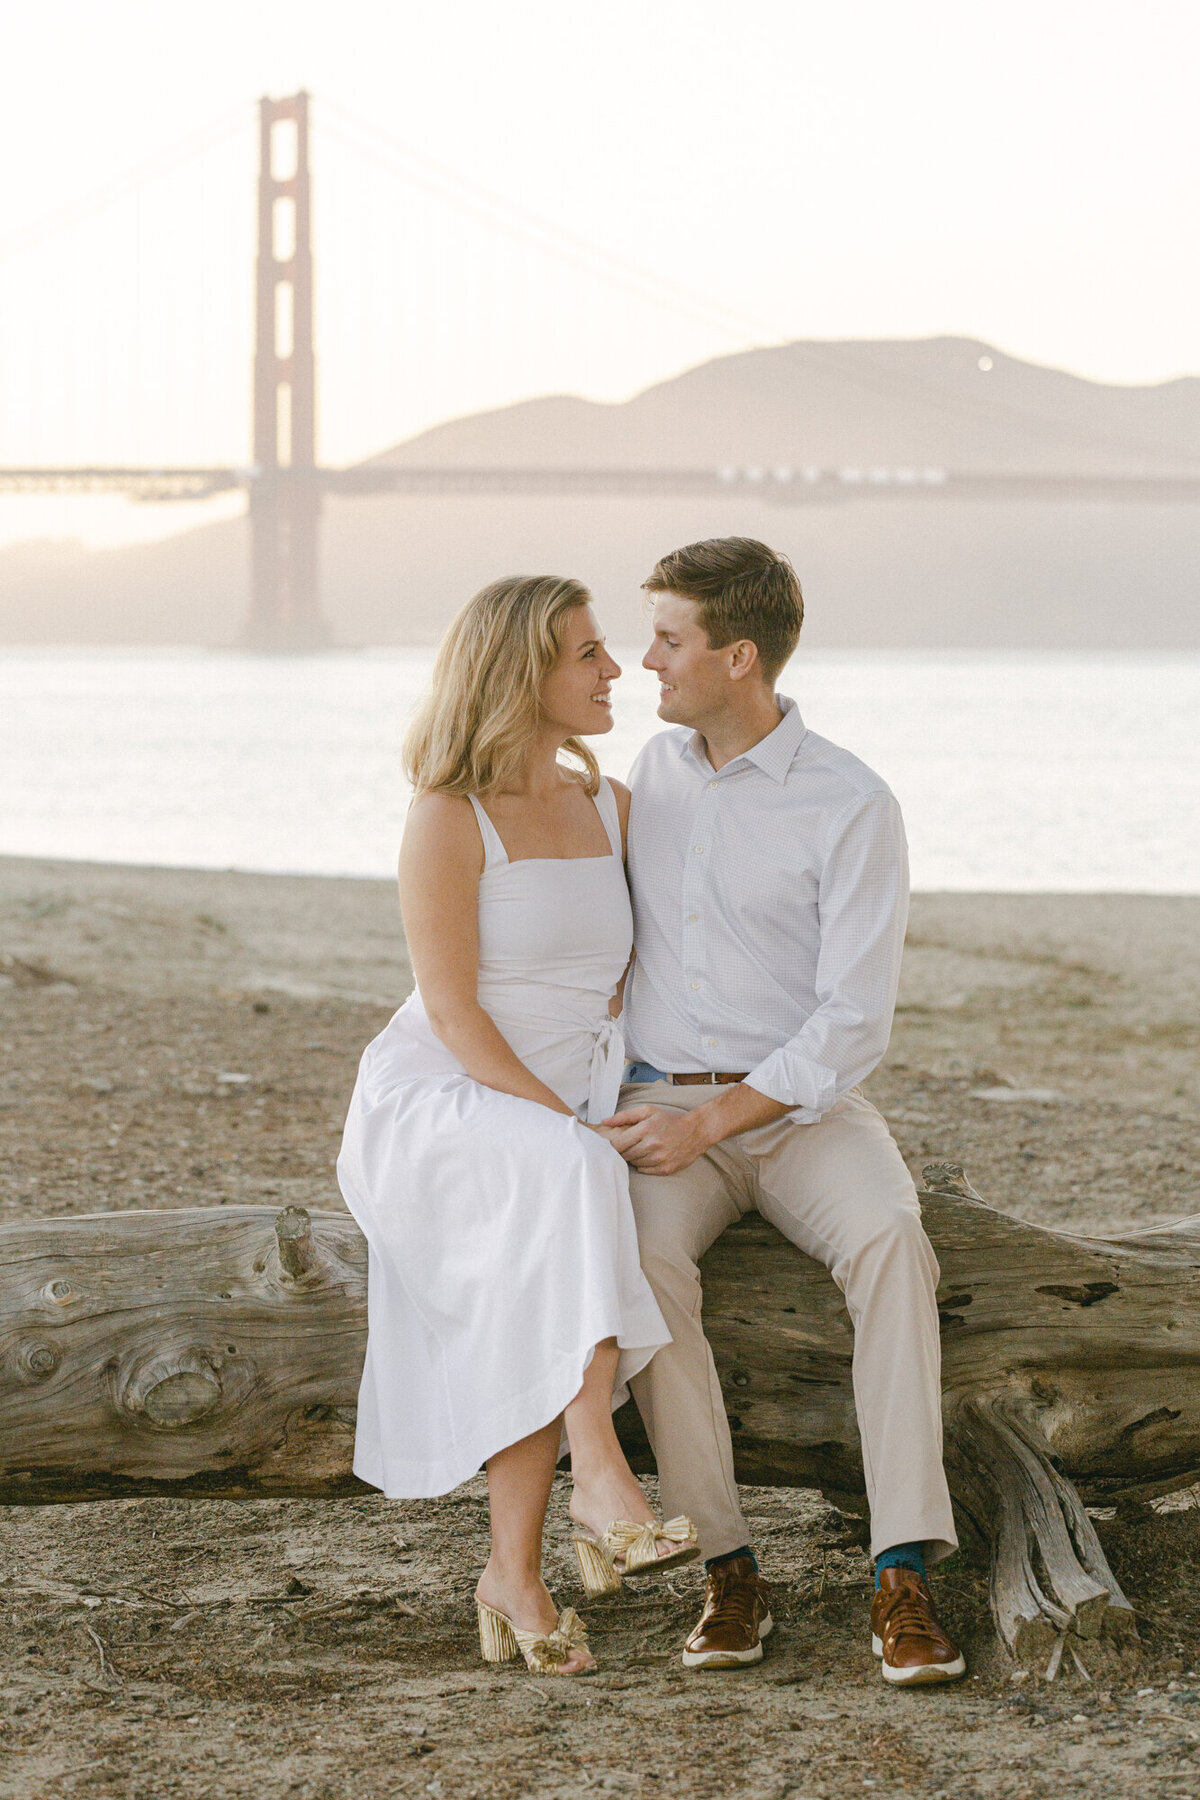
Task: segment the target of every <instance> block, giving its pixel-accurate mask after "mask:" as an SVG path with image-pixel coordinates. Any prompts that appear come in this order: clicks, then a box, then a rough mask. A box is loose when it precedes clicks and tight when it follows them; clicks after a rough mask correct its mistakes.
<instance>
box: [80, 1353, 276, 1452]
mask: <svg viewBox="0 0 1200 1800" xmlns="http://www.w3.org/2000/svg"><path fill="white" fill-rule="evenodd" d="M232 1371H233V1379H232V1382H230V1381H228V1380H223V1379H222V1376H223V1371H222V1369H221V1368H220V1367H219V1366H218V1364H217V1361H216V1359H215V1357H214V1356H213V1354H212V1353H210V1352H208V1351H206V1350H204V1349H201V1348H198V1347H195V1346H189V1347H186V1348H182V1347H181V1348H179V1349H174V1350H171V1349H167V1350H159V1351H156V1352H152V1353H151V1354H150V1355H148V1356H142V1357H139V1358H137V1359H136V1360H135V1361H134V1362H132V1363H131V1364H129V1365H128V1366H127V1367H126V1368H124V1369H122V1368H120V1367H118V1368H117V1369H116V1370H115V1371H114V1382H113V1403H114V1405H115V1406H116V1407H117V1409H118V1411H119V1412H121V1413H123V1414H124V1415H125V1416H126V1417H127V1418H130V1419H132V1420H134V1421H136V1422H138V1423H145V1424H149V1425H153V1426H156V1427H157V1428H158V1429H159V1430H166V1431H174V1430H179V1429H180V1428H181V1427H183V1426H186V1425H195V1424H198V1423H199V1421H200V1420H201V1419H205V1418H207V1417H208V1416H209V1415H210V1414H211V1413H214V1412H215V1411H216V1410H217V1408H218V1407H224V1408H228V1406H229V1403H230V1402H231V1401H237V1400H240V1399H241V1398H242V1395H243V1393H244V1392H245V1391H246V1390H247V1389H248V1388H249V1386H250V1385H251V1384H252V1382H253V1378H254V1376H253V1370H252V1369H251V1368H250V1367H249V1366H248V1364H247V1363H246V1362H244V1361H243V1362H241V1363H235V1364H233V1365H232Z"/></svg>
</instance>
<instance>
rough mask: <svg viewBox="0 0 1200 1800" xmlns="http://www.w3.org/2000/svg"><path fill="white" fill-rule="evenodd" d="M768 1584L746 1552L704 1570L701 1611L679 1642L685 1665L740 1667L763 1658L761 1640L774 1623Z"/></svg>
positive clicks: (690, 1667)
mask: <svg viewBox="0 0 1200 1800" xmlns="http://www.w3.org/2000/svg"><path fill="white" fill-rule="evenodd" d="M774 1623H775V1621H774V1620H773V1619H772V1617H771V1607H770V1596H769V1594H768V1591H767V1584H766V1582H765V1581H764V1580H763V1578H762V1576H761V1575H760V1574H759V1572H758V1570H757V1569H756V1568H755V1566H754V1563H753V1561H752V1560H751V1558H750V1557H748V1556H735V1557H733V1558H731V1560H730V1561H729V1562H723V1563H718V1564H717V1565H716V1567H715V1568H714V1569H710V1570H709V1572H708V1585H707V1587H706V1588H705V1590H704V1611H703V1612H702V1613H701V1614H700V1622H699V1624H698V1625H697V1626H696V1629H695V1630H694V1631H693V1632H692V1634H691V1636H690V1637H689V1638H688V1641H687V1643H686V1644H685V1645H684V1646H683V1666H684V1668H685V1669H740V1668H741V1667H742V1666H743V1665H744V1664H745V1663H756V1662H761V1661H762V1653H763V1649H762V1640H763V1639H764V1638H765V1637H766V1635H767V1633H768V1632H769V1631H771V1630H772V1629H773V1627H774Z"/></svg>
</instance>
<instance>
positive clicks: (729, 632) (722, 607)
mask: <svg viewBox="0 0 1200 1800" xmlns="http://www.w3.org/2000/svg"><path fill="white" fill-rule="evenodd" d="M642 586H643V588H644V589H645V591H646V592H647V593H648V594H678V595H679V596H680V598H681V599H683V600H691V601H692V602H693V603H694V604H695V606H696V609H697V611H698V612H699V614H700V623H701V625H702V626H703V627H704V632H705V635H706V637H707V638H708V641H709V645H710V646H711V648H712V649H714V650H719V649H721V648H722V647H723V646H724V645H725V644H733V643H736V642H737V641H738V639H739V638H748V639H749V640H750V642H751V643H752V644H754V645H755V646H756V647H757V649H758V660H759V662H760V663H761V665H762V672H763V678H764V680H766V681H768V682H773V681H774V680H775V677H776V676H777V675H778V674H779V671H780V670H781V669H782V668H783V665H784V664H785V663H786V662H787V660H788V658H789V657H790V656H791V654H792V652H793V650H794V649H795V648H796V645H797V643H798V642H799V640H800V627H801V625H802V624H803V622H804V596H803V594H802V593H801V592H800V582H799V579H798V577H797V575H796V571H795V569H793V567H792V565H791V563H790V562H789V561H788V559H787V557H786V556H781V555H780V553H779V552H778V551H777V550H772V549H770V548H769V547H768V546H767V545H766V544H760V543H759V541H758V539H757V538H745V537H727V538H705V539H704V540H703V541H702V542H701V543H699V544H685V545H684V547H683V549H682V550H672V552H671V554H670V555H669V556H664V557H663V558H662V559H661V561H659V562H656V563H655V565H654V571H653V573H652V574H651V576H650V577H649V579H648V580H647V581H644V582H643V583H642Z"/></svg>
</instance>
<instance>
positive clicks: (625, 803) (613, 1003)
mask: <svg viewBox="0 0 1200 1800" xmlns="http://www.w3.org/2000/svg"><path fill="white" fill-rule="evenodd" d="M610 785H611V787H612V791H613V795H614V797H615V799H616V802H617V818H618V819H619V821H620V825H621V852H622V855H624V853H625V852H626V851H627V850H628V848H629V803H630V801H631V800H632V799H633V795H632V794H631V793H630V791H629V789H628V788H627V787H626V786H625V783H624V782H623V781H614V782H612V783H610ZM633 955H634V953H633V951H632V950H631V951H630V953H629V961H628V962H627V963H626V964H625V973H624V974H623V975H622V976H621V979H620V981H619V982H618V983H617V991H616V993H615V994H614V995H613V997H612V999H611V1000H610V1001H609V1003H608V1010H609V1014H610V1016H611V1017H612V1018H614V1019H619V1018H620V1016H621V1008H622V1007H623V1006H624V1004H625V983H626V982H627V981H628V980H629V971H630V969H632V967H633Z"/></svg>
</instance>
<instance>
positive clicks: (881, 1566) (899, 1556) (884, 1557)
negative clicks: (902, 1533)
mask: <svg viewBox="0 0 1200 1800" xmlns="http://www.w3.org/2000/svg"><path fill="white" fill-rule="evenodd" d="M885 1569H915V1570H916V1572H917V1574H918V1575H919V1576H920V1577H921V1580H922V1581H924V1580H925V1546H924V1544H893V1545H892V1547H891V1549H890V1550H883V1551H881V1552H880V1554H879V1555H878V1556H877V1557H876V1558H875V1586H876V1587H878V1586H879V1577H880V1576H881V1575H882V1574H883V1571H884V1570H885Z"/></svg>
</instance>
